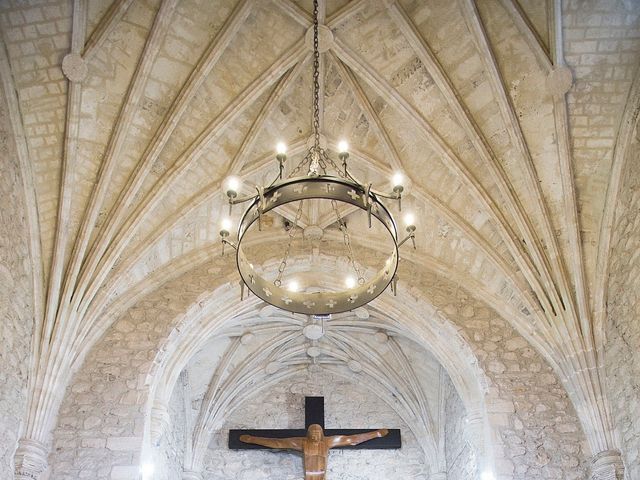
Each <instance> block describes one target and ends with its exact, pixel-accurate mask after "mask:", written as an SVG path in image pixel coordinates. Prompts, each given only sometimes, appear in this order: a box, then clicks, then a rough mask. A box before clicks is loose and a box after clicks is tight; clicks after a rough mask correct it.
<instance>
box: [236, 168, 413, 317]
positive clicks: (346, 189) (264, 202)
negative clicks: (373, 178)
mask: <svg viewBox="0 0 640 480" xmlns="http://www.w3.org/2000/svg"><path fill="white" fill-rule="evenodd" d="M310 199H323V200H335V201H337V202H342V203H348V204H351V205H354V206H356V207H359V208H360V209H362V210H365V211H367V212H368V214H369V215H370V216H371V217H375V218H376V219H377V220H378V221H379V222H380V223H382V225H384V227H385V229H386V230H387V232H388V233H389V235H390V237H391V239H392V241H393V251H392V253H391V255H390V256H389V258H388V259H387V261H386V262H385V265H384V266H383V268H382V269H380V270H379V271H378V272H376V274H375V275H374V276H373V277H372V278H371V279H370V280H368V281H366V280H365V281H364V283H363V284H361V285H357V286H356V287H354V288H349V289H345V290H342V291H336V292H314V293H308V292H295V291H290V290H287V289H286V288H282V286H281V285H276V284H274V282H273V281H269V280H267V279H265V278H264V277H262V276H261V275H259V274H258V272H257V271H256V270H255V268H254V267H253V265H252V264H251V262H249V260H248V259H247V257H246V255H245V253H244V251H243V249H242V240H243V238H244V236H245V234H246V233H247V231H248V230H249V228H250V227H251V226H252V225H253V224H254V223H255V222H256V221H257V222H260V221H261V216H262V215H264V214H265V213H267V212H269V211H271V210H273V209H274V208H277V207H279V206H281V205H285V204H288V203H292V202H298V201H302V200H310ZM402 243H404V241H403V242H401V243H400V244H399V243H398V230H397V227H396V224H395V221H394V219H393V217H392V216H391V213H390V212H389V210H388V209H387V208H386V207H385V206H384V204H383V203H382V202H380V201H379V200H378V198H377V195H376V194H375V193H374V192H372V191H371V190H370V189H367V188H365V187H363V186H362V185H360V184H358V183H357V182H354V181H351V180H350V179H345V178H338V177H334V176H330V175H318V176H313V177H309V176H304V177H298V178H292V179H288V180H285V181H280V182H276V183H275V184H273V185H271V186H269V187H266V188H265V189H264V190H263V191H261V192H260V193H259V195H257V196H256V197H255V199H254V200H253V202H252V203H251V205H250V206H249V207H248V208H247V209H246V210H245V213H244V215H243V216H242V219H241V220H240V224H239V226H238V241H237V245H235V249H236V262H237V266H238V271H239V273H240V276H241V277H242V281H243V282H244V284H245V285H247V287H248V288H249V290H251V292H253V294H254V295H256V296H257V297H259V298H260V299H262V300H264V301H265V302H267V303H268V304H271V305H274V306H276V307H280V308H282V309H284V310H287V311H289V312H294V313H302V314H307V315H318V314H332V313H342V312H346V311H349V310H354V309H356V308H358V307H361V306H363V305H366V304H367V303H369V302H371V301H372V300H373V299H375V298H376V297H378V296H379V295H380V294H381V293H382V292H384V290H385V289H386V288H387V287H388V286H389V284H390V283H391V282H392V281H393V279H394V277H395V274H396V270H397V268H398V247H399V246H400V245H401V244H402Z"/></svg>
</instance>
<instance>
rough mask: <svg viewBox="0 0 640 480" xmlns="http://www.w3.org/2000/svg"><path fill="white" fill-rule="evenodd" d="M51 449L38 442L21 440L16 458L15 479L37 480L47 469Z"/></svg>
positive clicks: (26, 439)
mask: <svg viewBox="0 0 640 480" xmlns="http://www.w3.org/2000/svg"><path fill="white" fill-rule="evenodd" d="M48 454H49V449H48V448H47V446H46V445H44V444H43V443H42V442H39V441H38V440H31V439H29V438H21V439H20V441H19V442H18V448H17V450H16V454H15V457H14V462H15V479H16V480H36V479H38V478H40V476H41V475H42V473H43V472H44V471H45V470H46V469H47V456H48Z"/></svg>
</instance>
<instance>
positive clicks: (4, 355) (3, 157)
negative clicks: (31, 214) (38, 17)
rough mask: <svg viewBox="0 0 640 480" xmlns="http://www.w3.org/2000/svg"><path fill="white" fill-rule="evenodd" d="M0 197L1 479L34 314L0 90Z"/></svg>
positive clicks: (16, 428) (12, 443)
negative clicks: (0, 206) (0, 204)
mask: <svg viewBox="0 0 640 480" xmlns="http://www.w3.org/2000/svg"><path fill="white" fill-rule="evenodd" d="M0 48H1V47H0ZM0 198H1V199H2V208H0V479H2V480H4V479H10V478H11V479H12V478H13V454H14V451H15V448H16V442H17V439H18V436H19V434H20V424H21V422H22V419H23V418H24V416H25V409H26V402H25V400H26V389H27V375H28V368H29V349H30V341H31V333H32V331H33V316H34V313H33V287H32V281H31V266H30V261H31V260H30V255H29V247H28V245H29V241H28V230H27V222H26V213H25V202H24V194H23V185H22V177H21V174H20V166H19V163H18V158H17V154H16V148H15V142H14V137H13V131H12V129H11V126H10V120H9V116H8V112H7V107H6V104H5V97H4V92H3V91H2V90H0Z"/></svg>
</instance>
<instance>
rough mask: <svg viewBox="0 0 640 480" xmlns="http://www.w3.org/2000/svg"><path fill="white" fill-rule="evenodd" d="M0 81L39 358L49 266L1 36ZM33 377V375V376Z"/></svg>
mask: <svg viewBox="0 0 640 480" xmlns="http://www.w3.org/2000/svg"><path fill="white" fill-rule="evenodd" d="M0 81H1V82H2V91H3V92H4V98H5V101H6V104H7V111H8V114H9V120H10V122H11V126H12V130H13V137H14V141H15V146H16V155H17V158H18V163H19V165H20V177H21V179H22V186H23V190H24V204H25V211H26V221H27V226H28V229H29V235H28V238H29V256H30V259H31V268H32V269H33V275H32V285H33V296H34V298H33V315H34V328H33V338H32V341H31V344H32V351H33V353H32V357H33V359H34V361H35V359H37V358H38V357H39V349H40V336H41V333H42V321H43V318H44V314H43V313H44V309H45V295H46V294H45V278H46V277H45V271H44V270H45V269H44V264H43V257H42V243H41V242H42V240H41V239H42V237H41V233H40V222H39V221H38V218H39V217H38V199H37V197H36V189H35V183H34V176H33V174H34V172H33V168H32V163H31V161H30V158H29V148H28V146H27V139H26V137H25V131H24V124H23V121H22V115H21V114H20V104H19V101H18V94H17V89H16V85H15V83H14V77H13V75H12V74H11V65H10V63H9V57H8V56H7V50H6V45H5V42H4V41H3V39H2V38H1V36H0ZM30 378H32V377H31V376H30Z"/></svg>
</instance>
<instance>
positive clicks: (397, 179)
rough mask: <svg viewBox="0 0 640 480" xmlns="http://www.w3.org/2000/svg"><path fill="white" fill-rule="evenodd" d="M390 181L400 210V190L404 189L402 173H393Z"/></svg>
mask: <svg viewBox="0 0 640 480" xmlns="http://www.w3.org/2000/svg"><path fill="white" fill-rule="evenodd" d="M391 183H392V186H393V193H394V194H395V195H396V198H397V199H398V210H400V211H402V192H403V191H404V175H402V173H400V172H396V173H394V174H393V177H392V178H391Z"/></svg>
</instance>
